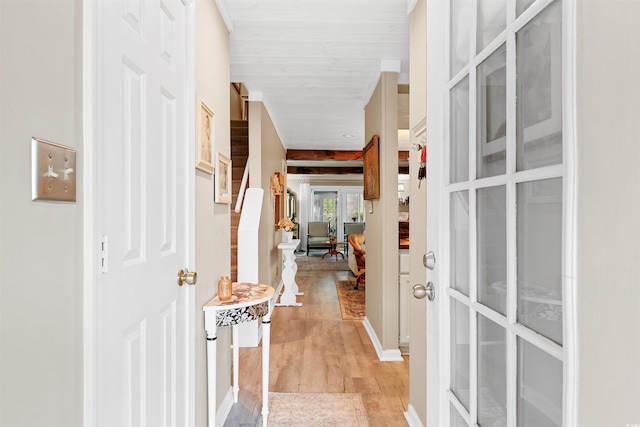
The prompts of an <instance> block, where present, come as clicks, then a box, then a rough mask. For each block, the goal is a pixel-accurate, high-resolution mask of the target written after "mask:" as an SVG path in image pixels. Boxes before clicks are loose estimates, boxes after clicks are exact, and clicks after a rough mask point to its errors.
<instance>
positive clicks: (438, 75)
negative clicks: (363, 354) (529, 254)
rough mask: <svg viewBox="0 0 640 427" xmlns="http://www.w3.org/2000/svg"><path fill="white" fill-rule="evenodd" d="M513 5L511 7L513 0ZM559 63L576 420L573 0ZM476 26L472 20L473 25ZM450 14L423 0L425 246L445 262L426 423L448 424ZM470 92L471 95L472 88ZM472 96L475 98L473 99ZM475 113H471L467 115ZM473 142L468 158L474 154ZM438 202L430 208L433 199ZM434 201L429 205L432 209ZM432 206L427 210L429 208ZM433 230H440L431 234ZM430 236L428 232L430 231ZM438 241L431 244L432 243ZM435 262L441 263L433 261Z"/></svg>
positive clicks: (435, 309) (565, 12) (567, 377)
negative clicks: (447, 187)
mask: <svg viewBox="0 0 640 427" xmlns="http://www.w3.org/2000/svg"><path fill="white" fill-rule="evenodd" d="M551 1H552V0H540V1H538V2H537V4H535V5H534V6H532V7H531V9H530V10H529V11H527V12H525V13H524V14H523V16H522V17H520V18H519V20H520V19H527V17H528V16H530V15H531V14H533V13H535V12H536V11H538V10H541V9H543V8H544V7H545V6H547V5H548V4H550V3H551ZM514 3H515V2H514ZM510 7H515V6H513V5H510ZM562 8H563V9H562V39H563V43H562V49H563V53H562V61H563V62H562V67H563V72H562V73H563V75H562V80H563V88H562V91H563V93H562V95H563V101H564V102H563V111H562V114H563V124H562V132H563V203H564V207H563V209H564V210H563V234H564V235H563V241H564V245H565V246H564V247H563V250H562V254H563V261H562V277H563V284H562V286H563V300H564V302H563V308H564V319H563V320H564V322H563V334H564V343H563V346H562V360H563V365H564V366H563V375H564V378H563V387H564V390H563V424H562V425H563V426H575V425H576V422H577V378H578V375H577V373H578V368H579V366H578V355H577V348H578V347H577V331H576V315H577V309H576V307H577V305H576V304H577V303H576V282H577V278H576V272H577V268H576V248H577V236H576V224H577V217H576V196H577V194H576V193H577V192H576V183H575V177H576V170H575V168H576V166H575V165H576V131H575V129H576V118H575V115H576V114H575V112H576V88H575V83H576V78H575V77H576V69H577V68H576V4H575V1H574V0H562ZM472 31H475V27H474V28H473V29H472ZM447 34H449V19H448V2H444V1H440V2H428V3H427V93H428V94H429V95H428V97H427V144H428V156H427V162H428V166H427V194H428V195H429V196H430V197H429V196H428V202H427V203H428V208H427V209H428V210H427V212H428V213H427V236H429V237H428V239H429V240H428V246H427V250H428V251H429V250H435V251H436V254H438V252H439V253H440V259H443V258H445V260H444V262H438V263H436V268H435V269H434V270H433V271H431V272H427V280H429V281H432V282H434V283H435V287H436V300H435V301H434V302H429V303H428V305H427V331H428V334H427V336H428V341H427V396H428V399H429V402H428V404H427V425H448V424H447V423H448V422H449V399H448V397H447V391H446V390H444V387H443V381H446V378H447V377H448V375H449V368H450V367H449V363H448V359H447V358H448V355H449V352H448V350H447V349H446V348H445V347H446V345H445V344H448V342H447V337H446V336H445V334H446V333H447V328H446V326H445V325H446V322H448V321H449V319H448V317H447V314H448V312H449V310H448V307H447V306H446V303H447V302H448V298H447V296H446V291H445V285H446V283H444V281H445V280H447V279H446V277H448V275H447V273H446V271H447V268H448V261H447V260H446V257H447V254H448V252H447V245H446V242H447V234H448V229H446V230H445V229H443V227H440V225H441V224H444V223H448V221H446V214H447V212H448V209H447V203H448V198H447V197H445V196H446V194H445V193H446V192H444V191H443V188H444V187H443V183H444V182H445V175H444V174H445V171H446V170H447V168H446V167H445V162H446V158H447V154H446V153H445V152H444V149H445V146H444V141H445V138H446V135H447V130H446V126H445V123H446V118H447V116H446V114H447V113H446V111H448V110H447V107H446V106H447V96H448V90H447V82H448V80H449V78H448V70H447V69H448V67H443V66H442V64H448V63H449V62H448V60H447V59H448V55H447V54H446V50H445V46H446V42H444V43H443V41H442V40H443V39H445V40H447V41H448V36H447V37H445V36H446V35H447ZM470 95H471V96H472V97H471V100H474V99H475V95H472V94H470ZM471 102H472V101H471ZM472 120H474V119H473V118H472ZM474 152H475V151H474V150H472V151H471V153H470V161H475V160H473V159H474V157H473V153H474ZM434 203H435V204H436V205H438V206H437V207H435V208H434V206H433V204H434ZM429 208H431V209H429ZM430 214H431V215H430ZM436 236H437V237H436ZM432 238H433V239H434V240H431V239H432ZM434 245H435V248H434ZM438 264H439V265H438Z"/></svg>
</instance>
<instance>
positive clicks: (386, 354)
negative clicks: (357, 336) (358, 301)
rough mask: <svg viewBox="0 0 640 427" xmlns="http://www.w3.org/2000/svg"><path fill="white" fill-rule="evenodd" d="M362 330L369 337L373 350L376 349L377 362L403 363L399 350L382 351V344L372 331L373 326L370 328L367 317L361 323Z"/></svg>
mask: <svg viewBox="0 0 640 427" xmlns="http://www.w3.org/2000/svg"><path fill="white" fill-rule="evenodd" d="M362 324H363V326H364V329H365V330H366V331H367V334H368V335H369V339H370V340H371V344H373V348H375V349H376V353H377V354H378V360H380V361H381V362H404V359H403V358H402V354H401V353H400V349H398V348H395V349H389V350H384V349H383V348H382V344H381V343H380V340H379V339H378V336H377V335H376V332H375V331H374V330H373V326H371V322H369V319H368V318H367V317H365V318H364V320H363V321H362Z"/></svg>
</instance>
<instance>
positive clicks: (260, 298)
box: [202, 282, 275, 427]
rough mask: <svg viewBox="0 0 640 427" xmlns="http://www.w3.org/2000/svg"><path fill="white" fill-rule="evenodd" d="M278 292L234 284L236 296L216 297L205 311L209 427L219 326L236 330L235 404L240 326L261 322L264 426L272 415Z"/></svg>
mask: <svg viewBox="0 0 640 427" xmlns="http://www.w3.org/2000/svg"><path fill="white" fill-rule="evenodd" d="M274 293H275V290H274V289H273V288H272V287H271V286H267V285H257V284H253V283H237V282H234V283H233V296H232V297H231V300H229V301H220V299H219V298H218V297H217V296H216V297H215V298H213V299H212V300H210V301H209V302H208V303H207V304H206V305H205V306H204V307H203V308H202V309H203V310H204V327H205V330H206V331H207V388H208V396H209V397H208V400H209V406H208V407H209V427H215V425H216V347H217V345H216V338H217V328H218V326H231V327H233V330H232V332H233V401H234V402H235V403H237V402H238V391H239V390H240V387H239V385H238V374H239V367H238V364H239V354H240V353H239V348H238V325H239V324H241V323H245V322H251V321H253V320H257V319H259V318H262V330H263V331H262V423H263V424H262V425H265V426H266V425H267V418H268V415H269V344H270V341H271V339H270V326H269V323H270V322H271V308H270V302H271V301H270V300H271V299H272V297H273V295H274Z"/></svg>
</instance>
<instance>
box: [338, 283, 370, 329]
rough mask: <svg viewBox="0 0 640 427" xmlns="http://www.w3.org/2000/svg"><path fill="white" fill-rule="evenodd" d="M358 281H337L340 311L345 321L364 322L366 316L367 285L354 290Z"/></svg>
mask: <svg viewBox="0 0 640 427" xmlns="http://www.w3.org/2000/svg"><path fill="white" fill-rule="evenodd" d="M355 285H356V281H355V280H354V281H350V280H336V290H337V291H338V300H339V301H340V311H341V312H342V319H344V320H362V319H364V315H365V307H366V305H365V292H364V288H365V285H360V286H359V287H358V289H353V288H354V286H355Z"/></svg>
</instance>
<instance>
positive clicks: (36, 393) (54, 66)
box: [0, 0, 83, 426]
mask: <svg viewBox="0 0 640 427" xmlns="http://www.w3.org/2000/svg"><path fill="white" fill-rule="evenodd" d="M81 6H82V3H81V1H80V0H77V1H76V0H58V1H55V2H54V1H46V0H32V1H28V2H27V1H21V0H13V1H9V0H3V1H2V2H0V76H2V77H1V78H0V170H1V171H2V176H3V177H4V179H2V180H0V200H1V201H2V202H1V205H0V343H2V344H1V345H2V347H1V352H0V384H1V385H2V386H1V388H0V425H2V426H17V425H24V426H74V425H80V424H81V423H82V398H83V392H82V280H81V277H82V244H81V241H82V215H81V212H82V197H81V195H82V173H83V167H82V161H81V159H82V156H81V155H79V156H78V163H77V165H76V166H77V183H78V188H77V192H78V201H77V202H76V203H61V202H33V201H31V165H30V155H31V144H30V140H31V137H32V136H37V137H40V138H44V139H47V140H50V141H54V142H57V143H60V144H63V145H67V146H71V147H75V148H78V149H80V148H81V147H82V137H81V134H82V127H81V126H82V104H81V102H82V86H81V85H82V67H81V65H82V55H81V52H82V51H81V41H82V33H81V29H82V10H81ZM79 154H80V153H79Z"/></svg>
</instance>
